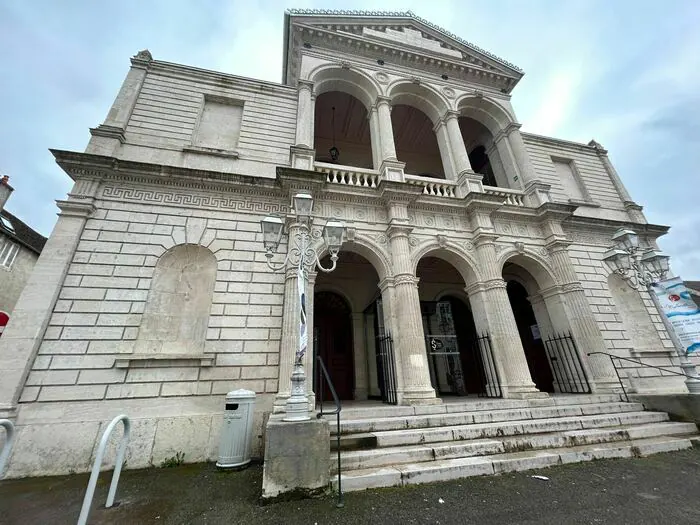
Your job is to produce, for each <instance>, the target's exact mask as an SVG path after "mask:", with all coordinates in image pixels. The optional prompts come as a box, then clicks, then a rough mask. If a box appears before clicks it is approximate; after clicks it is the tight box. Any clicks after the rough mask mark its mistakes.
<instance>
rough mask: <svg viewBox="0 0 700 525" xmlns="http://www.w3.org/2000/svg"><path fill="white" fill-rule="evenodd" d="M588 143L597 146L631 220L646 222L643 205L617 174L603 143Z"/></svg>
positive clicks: (599, 155)
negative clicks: (634, 199)
mask: <svg viewBox="0 0 700 525" xmlns="http://www.w3.org/2000/svg"><path fill="white" fill-rule="evenodd" d="M588 145H589V146H592V147H593V148H595V152H596V154H597V155H598V158H599V159H600V161H601V162H602V163H603V167H604V168H605V171H606V173H607V174H608V176H609V177H610V180H611V181H612V183H613V186H614V187H615V190H616V191H617V193H618V195H619V196H620V199H621V200H622V202H623V204H624V205H625V209H626V210H627V214H628V215H629V217H630V220H631V221H633V222H637V223H641V224H646V223H647V219H646V217H645V216H644V214H643V213H642V207H641V206H639V205H638V204H637V203H636V202H634V201H633V200H632V197H631V196H630V194H629V192H628V191H627V188H625V185H624V183H623V182H622V179H620V176H619V175H618V174H617V170H616V169H615V167H614V166H613V165H612V162H610V158H609V157H608V151H607V150H606V149H605V148H604V147H603V146H602V145H600V144H598V143H597V142H596V141H595V140H592V141H590V142H589V143H588Z"/></svg>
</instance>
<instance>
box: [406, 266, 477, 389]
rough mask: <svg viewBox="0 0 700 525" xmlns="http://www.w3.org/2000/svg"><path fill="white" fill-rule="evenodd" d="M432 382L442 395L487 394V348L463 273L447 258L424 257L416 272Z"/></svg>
mask: <svg viewBox="0 0 700 525" xmlns="http://www.w3.org/2000/svg"><path fill="white" fill-rule="evenodd" d="M416 275H417V277H418V278H419V279H420V281H419V285H418V292H419V296H420V301H421V314H422V317H423V333H424V335H425V341H426V352H427V355H428V367H429V369H430V379H431V382H432V386H433V388H434V389H435V393H436V394H437V395H439V396H451V395H459V396H464V395H468V394H482V393H485V392H486V388H487V375H486V374H485V373H484V370H485V369H484V362H483V356H482V350H483V348H482V347H480V345H479V335H480V334H478V332H477V328H476V325H475V323H474V316H473V315H472V311H471V307H470V305H469V302H468V299H467V298H466V295H465V293H464V292H463V291H462V290H464V287H465V283H464V279H463V278H462V275H461V274H460V273H459V271H458V270H457V269H456V268H455V267H454V266H453V265H452V264H451V263H449V262H447V261H446V260H444V259H443V258H439V257H435V256H426V257H423V258H422V259H421V260H420V261H419V263H418V267H417V270H416Z"/></svg>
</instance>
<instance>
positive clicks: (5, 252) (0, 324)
mask: <svg viewBox="0 0 700 525" xmlns="http://www.w3.org/2000/svg"><path fill="white" fill-rule="evenodd" d="M12 191H13V188H12V186H10V182H9V177H8V176H7V175H5V176H2V177H0V335H2V332H3V330H4V327H5V325H6V324H7V321H8V320H9V318H10V315H11V313H12V310H13V308H14V306H15V304H16V303H17V299H19V296H20V294H21V293H22V289H23V288H24V285H25V283H26V282H27V279H29V275H30V274H31V273H32V270H33V269H34V265H35V264H36V261H37V259H38V258H39V254H41V250H42V248H43V247H44V244H45V243H46V237H44V236H43V235H41V234H40V233H38V232H36V231H34V230H33V229H32V228H30V227H29V226H27V225H26V224H25V223H24V222H22V221H21V220H20V219H19V218H17V217H16V216H14V215H13V214H11V213H10V212H9V211H7V210H6V209H5V205H6V204H7V200H8V199H9V197H10V194H11V193H12Z"/></svg>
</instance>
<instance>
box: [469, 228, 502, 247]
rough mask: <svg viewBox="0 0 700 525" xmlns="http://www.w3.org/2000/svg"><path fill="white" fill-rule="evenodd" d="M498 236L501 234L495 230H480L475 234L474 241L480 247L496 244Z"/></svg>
mask: <svg viewBox="0 0 700 525" xmlns="http://www.w3.org/2000/svg"><path fill="white" fill-rule="evenodd" d="M498 237H499V235H498V234H497V233H495V232H487V231H480V232H478V233H477V234H476V235H475V236H474V238H473V239H472V242H473V243H474V246H476V247H477V248H480V247H482V246H484V245H486V244H494V243H495V242H496V239H498Z"/></svg>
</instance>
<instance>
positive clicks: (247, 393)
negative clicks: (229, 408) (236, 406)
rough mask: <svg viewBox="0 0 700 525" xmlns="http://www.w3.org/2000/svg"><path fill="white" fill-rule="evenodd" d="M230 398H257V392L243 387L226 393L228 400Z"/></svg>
mask: <svg viewBox="0 0 700 525" xmlns="http://www.w3.org/2000/svg"><path fill="white" fill-rule="evenodd" d="M230 399H255V392H253V391H252V390H245V389H243V388H240V389H238V390H232V391H231V392H229V393H228V394H226V401H228V400H230Z"/></svg>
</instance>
